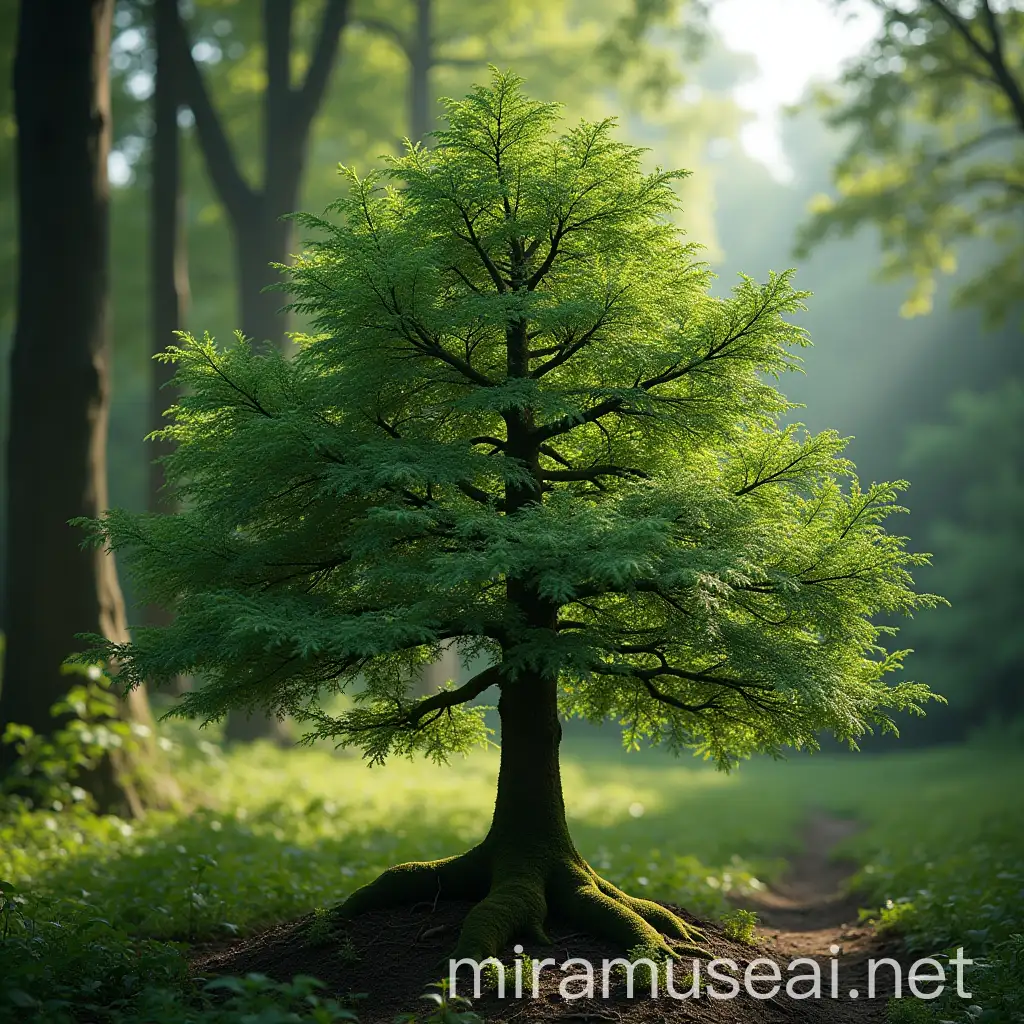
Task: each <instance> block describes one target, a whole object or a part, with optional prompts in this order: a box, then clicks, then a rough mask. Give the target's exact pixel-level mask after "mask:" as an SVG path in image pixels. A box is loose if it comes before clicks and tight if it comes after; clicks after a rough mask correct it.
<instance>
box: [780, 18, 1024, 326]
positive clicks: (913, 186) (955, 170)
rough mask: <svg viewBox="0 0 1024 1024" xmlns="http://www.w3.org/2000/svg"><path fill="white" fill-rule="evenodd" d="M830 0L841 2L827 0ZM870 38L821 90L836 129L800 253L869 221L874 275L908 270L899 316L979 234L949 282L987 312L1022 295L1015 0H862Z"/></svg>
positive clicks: (925, 308)
mask: <svg viewBox="0 0 1024 1024" xmlns="http://www.w3.org/2000/svg"><path fill="white" fill-rule="evenodd" d="M838 2H839V5H840V6H841V5H842V4H843V3H845V2H847V0H838ZM873 3H874V6H875V7H876V8H878V9H879V11H880V12H881V14H882V21H883V28H882V31H881V34H880V36H879V38H878V39H877V40H876V41H875V43H874V44H873V45H872V46H871V47H870V48H869V49H868V51H867V52H866V53H865V54H864V56H863V57H861V58H859V59H858V60H857V61H855V62H854V63H853V64H852V65H851V66H850V67H849V68H848V69H847V70H846V72H845V73H844V74H843V76H842V78H841V81H840V85H839V86H838V87H837V88H836V89H831V90H826V91H825V92H824V94H823V95H822V96H821V98H822V99H823V101H824V105H825V108H826V109H827V110H828V112H829V117H828V122H829V124H831V125H832V126H833V127H836V128H840V129H846V130H848V131H849V137H848V144H847V147H846V150H845V152H844V154H843V156H842V157H841V159H840V160H839V162H838V163H837V165H836V167H835V170H834V174H833V177H834V181H835V184H836V188H837V191H838V197H835V198H833V197H828V196H820V197H818V199H817V200H816V201H815V202H814V204H813V205H812V211H813V214H814V215H813V217H812V219H811V220H810V221H809V222H808V223H807V224H806V225H805V226H804V227H803V229H802V230H801V233H800V235H799V245H798V248H799V250H800V251H801V252H802V253H806V252H807V251H809V250H810V249H811V248H812V247H814V246H816V245H818V244H819V243H820V242H822V241H823V240H824V239H826V238H828V237H830V236H833V235H841V236H848V235H851V234H853V233H854V232H855V231H856V230H857V229H858V228H860V227H861V226H862V225H864V224H868V223H871V224H875V225H876V226H877V227H878V228H879V231H880V234H881V241H882V247H883V252H884V262H883V267H882V274H883V277H885V278H897V277H911V278H912V279H913V285H912V288H911V291H910V294H909V296H908V298H907V300H906V302H905V303H904V306H903V311H904V313H905V314H906V315H911V316H912V315H917V314H921V313H927V312H929V311H930V310H931V308H932V296H933V293H934V291H935V287H936V283H935V279H936V276H937V275H938V274H939V273H952V272H953V271H954V270H955V269H956V267H957V252H958V250H961V249H963V248H965V247H966V244H967V243H970V242H972V240H976V239H985V240H987V241H988V242H989V243H990V244H992V245H993V248H994V249H995V252H996V255H995V257H994V259H992V260H991V261H990V262H989V264H988V265H987V266H986V267H985V268H984V270H983V271H982V272H981V273H980V274H978V275H976V276H975V277H973V278H972V279H970V280H969V281H967V282H966V283H965V284H964V285H962V286H961V288H960V289H959V290H958V292H957V298H958V299H959V301H961V302H969V303H974V304H978V305H980V306H981V307H982V308H983V309H984V310H985V312H986V314H987V316H988V317H989V319H990V320H991V321H994V322H999V321H1002V320H1003V319H1005V317H1006V316H1007V314H1008V313H1009V312H1010V311H1011V310H1012V309H1013V308H1014V307H1015V306H1016V305H1017V304H1018V303H1019V299H1020V296H1021V295H1022V294H1024V277H1022V271H1021V267H1022V265H1024V235H1022V234H1021V232H1020V226H1019V214H1020V211H1021V197H1022V195H1024V64H1022V59H1024V9H1022V8H1021V7H1020V5H1019V4H1015V3H1009V4H999V5H997V4H995V3H990V2H989V0H969V2H966V3H960V4H954V3H949V2H947V0H911V2H909V3H899V4H893V3H890V2H888V0H873Z"/></svg>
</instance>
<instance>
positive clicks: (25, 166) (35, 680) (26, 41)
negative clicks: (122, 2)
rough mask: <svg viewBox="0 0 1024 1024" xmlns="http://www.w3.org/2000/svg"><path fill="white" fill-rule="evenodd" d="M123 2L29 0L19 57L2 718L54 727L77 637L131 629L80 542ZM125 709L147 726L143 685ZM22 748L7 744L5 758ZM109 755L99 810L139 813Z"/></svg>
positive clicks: (93, 428) (91, 466) (99, 474)
mask: <svg viewBox="0 0 1024 1024" xmlns="http://www.w3.org/2000/svg"><path fill="white" fill-rule="evenodd" d="M113 6H114V3H113V0H31V2H25V3H23V4H22V7H21V17H20V22H19V28H18V44H17V45H18V49H17V57H16V62H15V73H14V90H15V114H16V119H17V126H18V156H17V184H18V212H19V225H18V243H19V254H18V260H19V281H18V312H17V326H16V329H15V339H14V351H13V354H12V358H11V421H10V433H9V439H8V508H9V512H8V519H7V531H8V551H9V564H8V571H7V578H6V580H5V586H6V598H7V599H6V602H5V603H6V609H7V620H6V622H5V624H4V625H5V632H6V635H7V650H6V662H5V666H4V673H3V679H4V683H3V689H2V690H0V730H2V728H3V726H4V725H5V724H6V723H8V722H19V723H23V724H25V725H29V726H31V727H32V728H33V729H34V730H35V731H36V732H38V733H41V734H44V735H48V734H50V733H52V731H53V729H54V724H55V723H54V721H53V719H52V718H51V717H50V713H49V712H50V707H51V706H52V705H53V704H54V703H55V702H56V701H57V700H59V699H60V698H61V697H62V696H63V695H64V694H65V693H66V692H67V690H68V682H69V679H68V677H67V676H65V675H62V674H61V671H60V668H61V663H62V662H63V661H64V659H65V658H66V657H67V655H69V654H71V653H72V652H73V651H74V650H75V649H76V648H77V647H78V646H79V645H77V644H76V641H75V639H74V635H75V633H78V632H94V633H102V634H103V635H104V636H107V637H110V638H111V639H116V640H124V639H126V637H127V628H126V625H125V612H124V601H123V599H122V596H121V590H120V587H119V586H118V582H117V573H116V570H115V567H114V559H113V557H112V556H111V555H110V554H108V553H106V552H103V551H97V550H94V549H89V550H83V549H82V548H81V546H80V545H81V540H82V537H81V533H80V531H78V530H76V529H75V528H73V527H71V526H69V525H68V520H69V519H71V518H72V517H75V516H97V515H98V514H99V513H100V512H101V511H102V510H103V509H105V508H106V506H107V467H106V442H107V419H108V412H109V403H110V389H109V360H110V347H109V339H108V324H107V290H108V267H107V263H108V246H109V228H108V206H109V187H108V182H107V155H108V152H109V148H110V90H109V78H108V70H107V64H108V54H109V45H110V25H111V15H112V13H113ZM122 710H123V713H124V714H125V716H126V717H132V718H134V719H135V720H137V721H141V722H145V723H147V724H151V717H150V714H149V706H148V702H147V699H146V695H145V692H144V691H143V690H136V691H134V692H133V693H132V694H131V695H130V696H129V698H128V699H127V700H126V701H125V702H124V706H123V709H122ZM12 755H13V751H12V750H11V749H10V748H9V747H8V748H5V749H3V750H0V758H4V759H5V762H6V763H8V764H9V762H10V760H11V757H12ZM124 767H126V766H124V765H115V764H114V763H113V762H112V761H111V760H110V759H109V758H108V759H106V760H105V761H104V762H103V763H102V764H101V766H100V767H99V768H98V769H97V770H96V771H94V772H92V773H91V774H90V776H89V777H88V778H87V779H85V780H84V782H85V784H86V785H87V787H88V788H89V789H90V790H91V791H92V793H93V794H94V796H95V797H96V798H97V800H98V802H99V803H100V805H101V806H102V807H103V808H104V809H118V810H126V809H127V810H130V811H133V812H136V813H138V812H139V811H140V810H141V804H140V802H139V799H138V796H137V794H136V793H135V792H134V791H133V790H132V788H131V787H130V785H129V784H127V783H126V782H125V780H124V776H123V773H122V772H121V771H119V769H121V768H124Z"/></svg>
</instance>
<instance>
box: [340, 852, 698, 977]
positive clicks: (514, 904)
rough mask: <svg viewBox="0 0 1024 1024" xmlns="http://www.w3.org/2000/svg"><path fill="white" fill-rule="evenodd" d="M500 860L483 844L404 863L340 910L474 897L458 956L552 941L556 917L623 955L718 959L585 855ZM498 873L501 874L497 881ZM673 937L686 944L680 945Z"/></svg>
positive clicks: (346, 913) (692, 931) (345, 914)
mask: <svg viewBox="0 0 1024 1024" xmlns="http://www.w3.org/2000/svg"><path fill="white" fill-rule="evenodd" d="M495 859H498V860H500V861H504V862H505V863H506V864H507V858H494V857H493V856H492V855H490V854H489V852H488V851H487V849H486V847H484V846H478V847H475V848H474V849H472V850H470V851H469V852H468V853H465V854H462V855H461V856H458V857H449V858H446V859H444V860H437V861H426V862H423V863H413V864H400V865H398V866H397V867H393V868H390V869H389V870H387V871H385V872H384V873H383V874H382V875H380V876H379V877H378V878H377V879H375V880H374V881H373V882H371V883H370V884H369V885H364V886H363V887H362V888H360V889H357V890H356V891H355V892H354V893H352V895H351V896H349V898H348V899H347V900H346V901H345V902H344V903H343V904H342V905H341V906H340V907H339V908H338V910H337V913H338V915H339V916H340V917H341V918H343V919H345V918H350V917H355V916H356V915H358V914H362V913H365V912H366V911H369V910H383V909H388V908H391V907H398V906H404V905H411V904H415V903H421V902H424V901H434V900H437V899H445V900H474V901H476V903H475V906H474V907H473V909H472V910H471V911H470V912H469V914H468V915H467V917H466V920H465V921H464V923H463V926H462V931H461V932H460V934H459V939H458V943H457V944H456V947H455V951H454V954H453V955H454V957H455V958H456V959H463V958H470V959H474V960H478V961H479V960H485V959H486V958H487V957H491V956H499V955H500V954H501V952H502V951H503V950H504V949H505V948H506V947H507V946H508V945H509V944H510V943H512V942H513V941H517V940H526V941H531V942H538V943H541V944H547V938H546V935H545V924H546V922H547V921H548V919H549V916H553V917H555V918H556V919H558V920H559V921H560V922H562V923H565V924H568V925H570V926H572V927H575V928H578V929H580V930H581V931H585V932H587V933H588V934H590V935H592V936H594V937H595V938H601V939H605V940H607V941H609V942H611V943H614V944H615V945H616V946H618V947H619V948H620V949H621V950H622V952H623V953H626V952H628V951H629V950H631V949H635V948H636V947H637V946H642V947H644V948H646V949H650V950H659V951H660V952H662V953H663V954H664V955H665V956H669V957H673V958H675V957H678V956H679V954H680V953H684V952H689V953H691V954H694V955H697V956H701V957H705V958H708V959H710V958H711V955H712V954H711V953H709V952H708V951H707V950H705V949H702V948H701V947H700V946H698V945H695V944H694V943H693V940H694V939H696V938H699V937H701V936H702V935H703V933H702V932H701V931H700V929H697V928H692V927H691V926H689V925H687V924H686V923H685V922H684V921H682V920H681V919H680V918H678V917H677V916H676V915H675V914H673V913H672V912H671V911H669V910H666V909H665V908H664V907H662V906H660V905H659V904H657V903H654V902H652V901H651V900H645V899H639V898H637V897H635V896H629V895H628V894H627V893H624V892H622V891H621V890H620V889H617V888H616V887H615V886H614V885H612V884H611V882H608V881H606V880H605V879H603V878H601V877H600V876H599V875H598V874H597V873H596V872H595V871H594V870H593V869H592V868H591V867H590V866H589V865H588V864H586V863H585V862H584V861H583V860H582V859H580V858H579V857H578V855H573V856H566V857H560V858H557V859H553V860H551V861H549V862H548V863H546V864H540V863H537V862H536V861H530V860H526V859H525V858H524V860H525V863H524V864H523V865H522V866H521V870H514V869H509V868H508V867H506V866H505V864H503V865H502V867H503V870H499V871H494V867H493V865H494V861H495ZM493 874H497V875H498V877H497V878H494V879H493V880H492V875H493ZM666 937H667V938H668V939H670V940H673V941H674V942H676V943H679V942H684V943H686V944H685V945H682V946H680V945H676V946H675V947H674V948H673V947H672V946H669V944H668V942H667V941H666Z"/></svg>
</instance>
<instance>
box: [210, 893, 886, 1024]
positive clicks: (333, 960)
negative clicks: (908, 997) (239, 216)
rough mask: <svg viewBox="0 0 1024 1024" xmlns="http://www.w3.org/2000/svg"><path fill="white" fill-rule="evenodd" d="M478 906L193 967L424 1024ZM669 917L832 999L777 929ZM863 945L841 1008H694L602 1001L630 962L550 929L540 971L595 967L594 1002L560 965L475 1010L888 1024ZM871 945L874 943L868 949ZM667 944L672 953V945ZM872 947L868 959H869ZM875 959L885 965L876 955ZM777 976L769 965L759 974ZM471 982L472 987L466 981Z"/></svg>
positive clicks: (686, 960) (695, 1003)
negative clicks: (304, 985) (567, 993)
mask: <svg viewBox="0 0 1024 1024" xmlns="http://www.w3.org/2000/svg"><path fill="white" fill-rule="evenodd" d="M470 906H471V904H466V903H461V904H460V903H438V904H437V905H434V906H432V905H430V904H421V905H419V906H415V907H410V908H406V909H401V910H391V911H378V912H371V913H366V914H364V915H362V916H360V917H358V918H355V919H353V920H350V921H346V922H343V923H339V924H337V925H334V926H332V931H331V932H330V933H329V934H324V933H323V931H322V929H318V927H317V923H316V922H315V919H314V917H313V916H312V915H310V916H308V917H305V918H300V919H299V920H297V921H293V922H290V923H288V924H283V925H279V926H277V927H274V928H271V929H269V930H268V931H265V932H263V933H261V934H258V935H254V936H252V937H249V938H247V939H244V940H241V941H239V942H237V943H235V944H233V945H232V946H230V947H229V948H226V949H220V950H218V951H207V952H198V951H197V955H196V957H195V959H194V961H193V969H194V971H195V972H196V973H197V974H202V975H210V974H235V975H240V974H246V973H249V972H259V973H261V974H266V975H268V976H269V977H271V978H274V979H275V980H278V981H289V980H291V978H292V977H294V976H295V975H297V974H306V975H312V976H314V977H316V978H319V979H320V980H321V981H323V982H324V983H325V984H326V985H327V988H328V991H329V993H330V994H332V995H335V996H349V995H355V994H362V995H364V996H365V998H364V999H360V1000H359V1001H358V1003H357V1005H356V1007H355V1008H356V1012H357V1013H358V1014H359V1018H360V1020H361V1021H362V1022H363V1024H392V1022H393V1020H394V1017H395V1015H396V1014H399V1013H403V1012H410V1011H412V1012H416V1013H417V1015H418V1017H420V1019H422V1017H425V1016H426V1012H427V1010H428V1007H427V1004H426V1003H424V1002H422V1001H421V999H420V996H421V995H422V994H423V992H424V989H425V987H426V985H427V984H429V983H430V982H431V981H436V980H438V979H439V978H440V977H441V976H442V975H447V973H448V955H449V953H450V952H451V950H452V948H453V947H454V945H455V941H456V938H457V936H458V931H459V927H460V925H461V923H462V921H463V919H464V917H465V915H466V913H467V912H468V911H469V909H470ZM668 906H669V909H670V910H672V911H673V912H674V913H676V914H679V915H680V916H681V917H683V918H685V919H686V920H688V921H690V922H693V923H696V924H698V925H700V926H701V927H702V928H703V929H704V930H705V933H706V936H707V938H706V940H705V941H704V942H703V946H704V947H705V948H706V949H707V951H708V952H710V953H711V954H713V955H714V957H716V958H720V959H728V960H733V961H735V962H736V964H737V967H738V969H739V971H738V974H739V978H740V980H742V976H743V972H744V971H745V970H746V967H747V965H748V964H749V963H750V961H752V960H754V959H756V958H759V957H766V958H769V959H772V960H774V961H775V962H776V963H778V964H779V967H780V973H781V975H782V978H783V979H786V978H787V977H788V976H789V975H788V974H787V970H786V968H787V965H788V963H789V962H790V960H791V959H792V958H794V957H795V956H811V957H813V958H814V959H815V960H817V961H818V962H819V963H820V964H821V976H822V988H823V995H824V996H827V994H828V993H829V992H830V991H831V988H830V986H831V960H830V958H829V955H828V950H827V949H826V950H825V951H824V955H821V954H820V953H815V952H813V951H812V950H811V949H809V948H807V943H806V935H804V936H802V938H803V941H801V942H800V943H799V944H798V945H799V947H800V948H798V949H790V948H787V942H786V939H785V933H784V932H781V931H780V930H778V929H772V930H771V932H770V933H769V934H762V935H760V936H759V938H758V941H757V943H756V944H754V945H747V944H743V943H738V942H734V941H732V940H730V939H728V938H727V937H726V936H725V935H724V934H723V933H722V931H721V929H719V928H717V927H716V926H715V925H712V924H707V923H706V922H700V921H695V919H694V918H693V917H692V916H690V915H688V914H687V913H686V912H685V911H684V910H681V909H680V908H678V907H674V906H670V905H668ZM844 934H846V935H848V936H849V937H850V938H851V939H853V940H854V945H855V946H857V947H858V948H857V949H856V950H851V952H853V953H854V954H855V955H853V956H852V957H849V958H848V957H847V956H846V951H845V950H844V952H843V954H841V955H840V957H839V970H840V975H839V976H840V984H839V986H838V991H839V992H840V993H842V998H841V999H838V1000H833V999H830V998H825V997H823V998H821V999H792V998H789V997H787V995H786V994H785V988H783V991H782V992H781V993H780V994H779V995H778V996H776V997H773V998H769V999H754V998H752V997H751V996H750V995H749V994H747V992H746V991H742V990H741V992H740V994H739V995H738V996H737V997H736V998H733V999H720V1000H715V999H712V998H710V997H709V995H708V993H707V992H706V991H705V992H703V993H702V994H701V995H700V997H699V998H697V999H693V998H690V999H686V1000H683V1001H679V1000H676V999H673V998H671V997H668V996H666V995H664V994H663V992H664V990H663V987H662V989H661V991H662V995H661V996H660V997H659V998H658V999H652V998H651V997H650V991H649V988H648V989H646V990H645V988H644V986H642V985H641V984H639V983H637V985H636V989H635V992H634V997H633V998H632V999H630V998H627V994H626V986H625V980H624V978H623V977H621V976H619V977H616V978H614V980H613V982H612V985H611V986H610V991H609V998H603V997H602V996H601V994H600V989H601V980H600V979H601V966H602V962H603V961H604V960H605V959H608V960H613V959H614V958H616V957H618V956H621V955H622V951H621V950H618V949H614V948H612V947H610V945H609V944H607V943H602V942H600V941H598V940H594V939H591V938H590V937H588V936H586V935H583V934H580V933H575V934H573V933H562V932H559V930H558V929H557V927H555V928H552V930H551V935H550V938H551V942H550V944H549V945H547V946H539V945H531V946H529V947H528V949H527V953H528V954H529V955H530V956H532V957H534V958H535V959H537V960H540V959H542V958H547V957H550V958H551V959H553V960H554V961H555V962H556V964H557V965H561V964H562V963H564V962H565V961H566V960H567V959H569V958H570V957H580V958H583V959H586V960H587V961H589V962H590V963H591V964H593V965H594V967H595V975H596V986H595V987H596V997H595V998H593V999H588V998H579V999H572V1000H566V999H564V998H563V997H562V995H560V994H559V984H560V982H561V981H562V980H563V979H564V978H565V977H566V976H567V975H571V974H576V973H578V971H579V968H575V967H574V968H571V969H569V970H568V971H567V972H565V973H563V972H562V971H561V970H559V968H558V966H556V967H549V968H547V969H545V970H543V971H542V972H541V974H540V986H539V996H538V998H532V997H531V993H530V988H531V986H530V983H529V979H527V980H526V982H525V983H524V985H523V990H524V993H525V995H524V997H523V998H521V999H517V998H513V997H512V994H513V991H514V988H513V978H512V972H511V971H510V970H509V971H508V972H507V975H508V977H507V978H506V986H507V987H506V998H505V999H499V998H498V994H497V991H496V990H494V989H490V990H487V989H485V990H484V992H483V993H482V995H481V998H479V999H477V1000H474V1003H473V1009H474V1010H475V1011H476V1012H477V1013H479V1014H480V1016H481V1017H483V1018H484V1020H486V1021H488V1022H506V1021H507V1022H512V1021H515V1022H517V1024H526V1022H541V1021H544V1022H547V1021H559V1020H563V1021H584V1022H585V1021H595V1022H596V1021H614V1022H618V1024H641V1022H654V1021H707V1022H716V1024H737V1022H742V1024H746V1022H748V1021H749V1022H755V1021H756V1022H765V1024H771V1022H780V1024H781V1022H787V1021H808V1022H812V1021H813V1022H817V1021H821V1022H826V1021H829V1022H836V1021H838V1022H842V1021H851V1022H853V1021H884V1019H885V1002H886V998H887V997H888V994H889V993H888V991H879V993H878V994H877V996H876V998H875V999H873V1000H868V999H867V998H866V968H865V964H866V956H861V955H857V954H860V953H866V946H870V947H873V946H874V943H873V941H871V937H870V935H869V930H868V929H863V928H862V929H860V933H859V936H858V935H854V934H853V933H851V932H849V931H847V932H846V933H844ZM858 938H859V939H860V940H867V943H866V944H865V942H864V941H858ZM669 945H672V943H671V941H670V942H669ZM860 947H865V948H860ZM514 955H515V954H514V951H513V949H512V948H509V949H507V950H505V951H504V954H503V956H502V958H501V959H502V960H503V962H505V963H510V962H511V961H512V960H513V958H514ZM874 955H882V954H881V953H880V952H877V951H875V952H874ZM691 959H692V958H691V956H690V954H689V953H686V954H684V955H683V959H682V961H681V962H680V963H679V964H678V965H677V967H676V970H675V987H676V989H677V990H678V991H680V992H682V991H685V990H686V989H688V987H689V985H688V982H687V980H684V979H685V976H686V975H687V974H688V973H689V971H690V969H691ZM699 969H700V977H702V978H703V979H704V980H705V981H710V983H711V984H712V985H713V986H714V987H715V988H717V989H718V990H720V991H722V990H724V989H725V987H726V986H725V985H724V984H723V983H722V982H718V981H715V979H713V978H710V979H709V978H708V975H707V961H701V962H700V967H699ZM768 970H769V969H768V968H767V967H764V966H762V968H761V969H759V970H758V974H762V973H765V972H766V971H768ZM808 970H809V968H808V967H806V966H804V967H802V968H799V969H796V971H795V972H794V973H807V972H808ZM888 978H889V976H888V974H887V973H885V974H880V975H879V981H880V983H881V982H886V981H888ZM463 979H464V980H463ZM471 984H472V978H471V975H470V974H469V972H466V973H465V974H463V975H460V985H462V986H465V987H464V988H462V987H460V993H462V992H465V994H469V995H471V994H472V991H471V989H470V988H469V986H470V985H471ZM858 986H860V988H859V992H860V995H859V998H857V999H856V1000H853V999H851V998H850V997H849V992H850V989H852V988H856V987H858ZM769 987H770V983H768V982H764V983H761V984H760V985H759V986H758V988H759V989H760V990H761V991H766V990H767V989H768V988H769Z"/></svg>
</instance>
